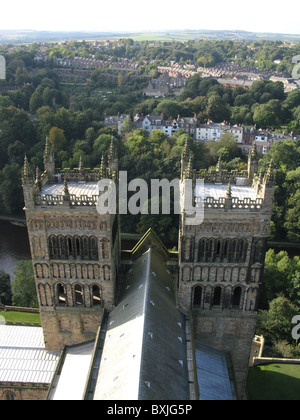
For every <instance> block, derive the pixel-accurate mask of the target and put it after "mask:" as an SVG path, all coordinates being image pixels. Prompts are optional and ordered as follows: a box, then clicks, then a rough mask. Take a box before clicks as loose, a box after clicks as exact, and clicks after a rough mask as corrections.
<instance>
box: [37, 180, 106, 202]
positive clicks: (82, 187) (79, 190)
mask: <svg viewBox="0 0 300 420" xmlns="http://www.w3.org/2000/svg"><path fill="white" fill-rule="evenodd" d="M67 185H68V190H69V193H70V195H75V196H76V197H80V196H82V195H86V196H88V197H90V198H91V197H93V196H98V195H99V189H98V183H97V182H84V181H79V182H68V184H67ZM46 195H52V196H53V197H59V196H63V195H64V183H60V184H46V185H45V187H44V188H43V189H42V191H41V196H42V197H45V196H46Z"/></svg>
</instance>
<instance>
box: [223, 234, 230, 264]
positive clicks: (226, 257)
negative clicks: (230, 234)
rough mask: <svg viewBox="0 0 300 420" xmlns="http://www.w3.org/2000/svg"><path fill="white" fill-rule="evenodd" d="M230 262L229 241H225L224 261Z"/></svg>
mask: <svg viewBox="0 0 300 420" xmlns="http://www.w3.org/2000/svg"><path fill="white" fill-rule="evenodd" d="M228 260H229V240H228V239H225V241H224V248H223V261H224V262H228Z"/></svg>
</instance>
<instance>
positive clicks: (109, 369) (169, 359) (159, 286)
mask: <svg viewBox="0 0 300 420" xmlns="http://www.w3.org/2000/svg"><path fill="white" fill-rule="evenodd" d="M184 323H185V320H184V316H183V315H182V314H181V313H180V312H179V311H178V310H177V308H176V305H175V299H174V288H173V280H172V275H171V273H170V272H169V271H168V269H167V267H166V263H165V261H164V259H163V258H162V257H161V256H160V255H158V254H157V253H156V252H155V251H154V250H152V248H150V249H148V251H147V252H146V253H144V254H143V255H141V256H140V257H139V258H138V259H137V260H136V261H135V262H134V264H133V267H132V269H130V270H129V272H128V276H127V278H126V279H125V281H124V289H123V294H122V297H121V300H120V303H119V304H118V306H117V307H116V308H115V310H113V311H112V312H111V313H110V314H109V318H108V326H107V332H106V338H105V343H104V348H103V354H102V359H101V364H100V370H99V374H98V380H97V383H96V388H95V394H94V399H96V400H99V399H101V400H102V399H108V400H115V399H121V400H123V399H131V400H137V399H139V400H149V399H153V400H162V399H163V400H170V399H172V400H187V399H189V388H188V373H187V362H186V360H187V354H186V343H185V329H184ZM166 384H168V385H167V386H166Z"/></svg>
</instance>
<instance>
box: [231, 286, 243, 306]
mask: <svg viewBox="0 0 300 420" xmlns="http://www.w3.org/2000/svg"><path fill="white" fill-rule="evenodd" d="M241 296H242V289H241V287H236V288H235V289H234V292H233V297H232V307H233V308H239V307H240V304H241Z"/></svg>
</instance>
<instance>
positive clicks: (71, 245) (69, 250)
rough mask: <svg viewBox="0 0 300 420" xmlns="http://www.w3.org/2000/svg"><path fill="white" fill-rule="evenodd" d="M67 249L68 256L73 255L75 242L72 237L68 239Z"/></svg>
mask: <svg viewBox="0 0 300 420" xmlns="http://www.w3.org/2000/svg"><path fill="white" fill-rule="evenodd" d="M67 250H68V256H69V257H73V253H74V252H73V242H72V238H68V239H67Z"/></svg>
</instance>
